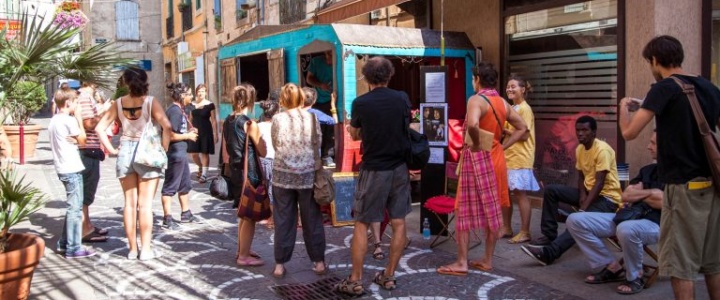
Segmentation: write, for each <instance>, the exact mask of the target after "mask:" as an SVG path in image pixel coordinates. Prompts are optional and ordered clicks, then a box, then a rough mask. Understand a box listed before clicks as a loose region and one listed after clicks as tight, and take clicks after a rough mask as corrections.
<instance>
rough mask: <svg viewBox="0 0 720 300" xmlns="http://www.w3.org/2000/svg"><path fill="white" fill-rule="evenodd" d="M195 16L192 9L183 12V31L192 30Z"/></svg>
mask: <svg viewBox="0 0 720 300" xmlns="http://www.w3.org/2000/svg"><path fill="white" fill-rule="evenodd" d="M192 21H193V15H192V9H186V10H183V12H182V30H183V31H186V30H190V28H192V27H193V24H192V23H193V22H192Z"/></svg>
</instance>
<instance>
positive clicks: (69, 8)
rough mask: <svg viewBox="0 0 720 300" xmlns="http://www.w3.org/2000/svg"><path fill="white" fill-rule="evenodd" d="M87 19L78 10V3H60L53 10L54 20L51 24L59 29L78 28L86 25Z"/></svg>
mask: <svg viewBox="0 0 720 300" xmlns="http://www.w3.org/2000/svg"><path fill="white" fill-rule="evenodd" d="M87 22H88V18H87V16H85V14H84V13H83V12H82V10H80V3H78V2H73V1H64V2H60V4H59V5H58V8H57V9H56V10H55V20H54V21H53V24H55V25H57V26H60V28H67V27H74V28H80V27H83V26H85V24H87Z"/></svg>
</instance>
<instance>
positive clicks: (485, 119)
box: [478, 95, 507, 149]
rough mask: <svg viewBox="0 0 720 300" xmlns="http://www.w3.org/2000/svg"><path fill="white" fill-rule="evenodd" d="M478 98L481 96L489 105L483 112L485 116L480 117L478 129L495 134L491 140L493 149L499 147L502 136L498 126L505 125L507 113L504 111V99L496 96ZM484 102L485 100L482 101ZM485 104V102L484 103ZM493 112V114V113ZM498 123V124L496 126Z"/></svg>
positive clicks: (500, 128) (500, 127)
mask: <svg viewBox="0 0 720 300" xmlns="http://www.w3.org/2000/svg"><path fill="white" fill-rule="evenodd" d="M478 96H480V98H482V97H483V96H484V97H486V98H487V100H489V101H490V105H488V110H487V112H485V114H484V115H483V116H482V117H480V124H479V125H480V128H482V129H484V130H487V131H490V132H492V133H494V134H495V138H494V139H493V149H495V148H496V147H499V146H500V136H502V129H503V128H502V126H501V125H500V124H505V121H506V120H507V111H506V110H505V99H503V98H502V97H498V96H485V95H478ZM483 101H485V99H483ZM486 103H487V102H486ZM493 112H494V113H493ZM495 115H497V119H496V118H495ZM498 122H499V124H498Z"/></svg>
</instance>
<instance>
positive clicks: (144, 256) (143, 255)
mask: <svg viewBox="0 0 720 300" xmlns="http://www.w3.org/2000/svg"><path fill="white" fill-rule="evenodd" d="M160 257H162V252H160V251H157V250H155V249H153V250H150V252H142V251H141V252H140V257H139V259H140V260H141V261H146V260H153V259H156V258H160Z"/></svg>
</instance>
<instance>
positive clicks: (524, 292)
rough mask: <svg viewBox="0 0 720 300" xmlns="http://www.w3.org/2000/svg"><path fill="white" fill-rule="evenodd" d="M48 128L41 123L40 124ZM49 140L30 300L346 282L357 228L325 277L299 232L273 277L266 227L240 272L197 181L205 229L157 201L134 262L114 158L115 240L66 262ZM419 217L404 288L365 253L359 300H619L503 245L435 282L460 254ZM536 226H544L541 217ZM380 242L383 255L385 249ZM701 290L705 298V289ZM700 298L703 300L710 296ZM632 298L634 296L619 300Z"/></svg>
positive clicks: (563, 268) (576, 272)
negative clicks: (154, 252) (474, 266)
mask: <svg viewBox="0 0 720 300" xmlns="http://www.w3.org/2000/svg"><path fill="white" fill-rule="evenodd" d="M47 121H48V120H46V119H40V120H38V122H39V123H41V124H44V125H46V124H47ZM46 135H47V132H46V131H43V133H42V134H41V137H40V143H39V144H38V154H37V155H36V157H34V158H32V159H31V160H29V161H28V162H27V163H26V165H23V166H19V169H20V170H21V172H24V173H25V174H26V176H27V178H28V179H29V180H32V181H33V182H34V185H35V186H37V187H39V188H41V189H42V190H43V191H45V192H46V193H48V195H49V198H50V200H49V202H48V203H47V205H46V207H45V208H44V209H42V210H41V211H39V212H38V213H36V214H34V215H33V216H32V217H31V219H30V221H29V222H24V223H22V224H20V225H19V226H17V228H16V231H18V232H33V233H36V234H38V235H40V236H42V237H43V238H44V239H45V240H46V247H47V249H46V251H45V257H44V258H43V260H42V261H41V263H40V266H39V267H38V269H37V270H36V272H35V277H34V279H33V284H32V290H31V293H32V295H31V298H32V299H280V298H281V297H280V296H279V294H277V293H275V292H273V288H274V287H277V286H278V285H292V284H295V285H297V284H310V283H313V282H317V281H320V280H323V279H326V280H327V279H328V278H330V279H333V280H337V279H339V278H344V277H346V276H348V275H349V273H350V250H349V242H350V239H351V237H352V228H351V227H340V228H334V227H331V226H328V227H326V235H327V243H328V245H327V252H326V257H327V259H326V261H327V263H328V265H329V269H330V272H329V273H328V274H327V275H325V276H318V275H315V274H314V273H313V272H312V271H311V267H312V264H311V263H310V261H309V259H308V257H307V253H306V252H305V249H304V246H303V242H302V238H301V232H300V230H301V229H298V231H299V232H298V240H297V242H296V247H295V251H294V254H293V258H292V260H291V261H290V262H289V263H288V264H287V265H286V267H287V270H288V274H287V276H286V277H285V278H284V279H275V278H273V277H272V276H270V273H271V272H272V266H273V259H272V257H273V232H272V231H271V230H268V229H267V228H266V227H265V226H262V225H258V227H257V230H256V235H255V240H254V243H253V249H254V250H255V251H257V252H258V253H259V254H260V255H261V256H262V257H263V258H264V259H265V261H266V264H265V265H264V266H260V267H247V268H241V267H238V266H236V265H235V260H234V256H235V251H236V244H237V233H236V232H237V231H236V230H237V221H236V218H235V217H234V210H233V209H232V208H231V203H230V202H225V201H219V200H216V199H214V198H212V197H211V196H210V195H209V194H208V190H207V187H206V185H202V184H198V183H197V182H194V190H193V192H192V193H191V195H190V199H191V208H192V211H193V212H194V213H195V214H196V215H197V216H199V217H202V219H203V222H202V223H200V224H181V227H182V228H181V230H177V231H166V230H163V229H162V228H160V226H159V223H160V222H161V218H160V216H161V215H162V208H161V205H160V200H159V197H160V195H159V192H158V194H157V195H156V199H155V201H154V203H153V210H154V214H155V227H154V228H153V233H154V235H153V246H154V247H155V248H156V249H160V250H161V251H162V252H163V254H164V255H163V256H162V257H161V258H159V259H156V260H153V261H147V262H140V261H137V260H136V261H129V260H127V259H126V255H127V252H128V249H127V246H126V242H127V239H126V238H125V233H124V231H123V225H122V206H123V196H122V190H121V188H120V185H119V183H118V181H117V179H116V178H115V175H114V174H115V170H114V162H115V159H114V158H109V159H106V160H105V161H104V162H103V163H102V167H101V168H102V177H101V182H100V187H99V189H98V195H97V198H96V202H95V204H93V205H92V206H91V212H90V213H91V218H92V220H93V223H95V225H97V226H99V227H103V228H108V229H109V230H110V234H109V236H110V240H109V241H108V242H106V243H96V244H94V245H92V246H93V247H94V249H96V250H97V251H98V252H99V255H97V256H95V257H92V258H87V259H76V260H66V259H64V258H63V256H61V255H59V254H56V253H54V251H53V250H54V248H55V243H56V241H57V237H58V235H59V234H60V230H61V228H62V222H63V215H64V205H65V203H64V189H63V187H62V185H61V184H60V182H59V180H58V179H57V175H56V174H55V172H54V169H53V167H52V158H51V155H50V152H49V144H48V142H47V141H48V139H47V136H46ZM211 161H216V160H211ZM193 167H194V166H193ZM418 211H419V207H417V206H415V207H414V210H413V213H412V214H411V215H410V216H409V218H408V228H409V236H410V238H411V239H412V243H411V245H410V247H409V248H408V249H407V250H406V251H405V252H404V254H403V257H402V259H401V262H400V266H399V268H398V272H397V273H396V275H397V277H398V286H399V288H398V289H396V290H394V291H385V290H381V289H379V288H378V286H377V285H375V284H370V283H369V280H370V279H371V278H372V276H373V274H374V273H375V272H377V271H379V270H382V268H383V265H384V263H385V262H386V261H387V260H383V261H376V260H373V259H372V257H371V255H370V254H368V255H367V256H366V265H365V272H364V278H365V287H366V289H367V290H368V293H367V294H366V295H365V296H364V297H362V298H363V299H583V298H585V299H593V298H599V297H602V298H611V299H612V298H618V295H617V294H616V293H614V291H613V289H614V287H615V285H599V286H590V285H586V284H584V283H582V278H583V276H584V275H586V274H587V273H588V272H589V271H588V270H587V266H586V265H585V264H584V259H583V257H582V256H581V254H580V253H579V252H578V251H577V250H574V251H571V252H570V253H568V254H567V255H566V256H567V258H566V257H563V259H561V260H560V261H559V262H558V263H556V264H557V266H556V265H553V266H549V267H544V268H543V267H539V266H537V265H536V264H535V263H534V262H533V261H532V260H531V259H529V258H528V257H526V256H525V255H523V254H522V253H521V251H520V250H519V247H517V246H516V245H508V244H507V243H505V241H499V243H498V249H497V250H496V259H495V270H494V271H492V272H490V273H487V272H480V271H471V272H470V274H469V275H468V276H467V277H454V276H441V275H438V274H437V273H436V268H437V267H438V266H440V265H442V264H445V263H448V262H451V261H452V260H453V258H454V255H453V251H454V250H455V246H454V245H453V244H452V243H445V244H444V245H442V246H441V247H438V248H435V249H432V250H431V249H429V248H428V244H429V241H425V240H423V239H422V237H421V236H420V234H419V233H418V231H419V229H418V227H419V224H418V223H419V221H418V220H419V212H418ZM179 214H180V212H179V205H178V204H177V201H176V202H175V203H173V215H174V217H175V218H176V219H179ZM518 219H519V218H518V217H517V216H516V220H518ZM535 220H539V215H538V212H537V211H535ZM518 221H519V220H518ZM384 242H385V245H384V247H383V248H384V250H385V251H386V253H387V246H388V245H387V240H385V241H384ZM482 248H483V247H477V248H475V249H474V250H472V251H471V253H470V254H471V257H477V256H479V255H480V254H481V253H482V251H483V249H482ZM700 288H702V289H704V286H700V287H698V289H700ZM699 291H700V290H699ZM669 293H670V288H669V282H668V280H667V279H661V280H659V281H658V283H656V284H655V286H653V288H652V289H649V290H646V291H645V292H643V293H641V294H639V295H638V296H635V297H634V298H638V299H640V298H656V297H661V298H667V296H669V295H671V294H669ZM700 294H701V296H702V294H704V291H703V292H701V293H700ZM627 298H633V297H624V298H623V299H627ZM699 298H702V297H699ZM304 299H313V298H311V297H306V298H304Z"/></svg>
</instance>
